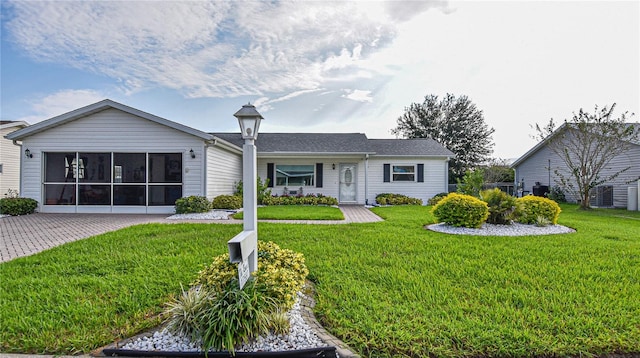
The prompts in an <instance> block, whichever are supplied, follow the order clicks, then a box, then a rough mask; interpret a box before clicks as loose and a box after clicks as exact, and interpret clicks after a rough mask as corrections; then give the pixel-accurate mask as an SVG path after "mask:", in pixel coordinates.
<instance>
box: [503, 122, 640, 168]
mask: <svg viewBox="0 0 640 358" xmlns="http://www.w3.org/2000/svg"><path fill="white" fill-rule="evenodd" d="M627 124H628V125H630V126H632V127H634V128H635V130H636V131H640V123H627ZM568 127H569V124H568V123H563V124H562V125H561V126H560V127H558V129H556V130H555V131H554V132H553V133H551V135H549V136H548V137H547V138H545V139H544V140H542V141H540V142H538V144H536V145H535V146H533V148H531V149H529V150H528V151H527V152H526V153H524V154H523V155H522V156H521V157H520V158H518V159H516V160H515V161H514V162H513V163H511V166H510V167H511V168H516V167H517V166H518V165H520V164H521V163H522V162H524V161H526V160H527V158H529V157H530V156H532V155H534V154H535V153H536V152H537V151H539V150H540V149H542V148H543V147H544V146H545V145H547V143H548V142H549V141H550V140H551V138H553V137H555V136H557V135H558V134H559V133H560V132H563V131H565V130H566V129H567V128H568ZM630 143H631V144H635V145H640V142H634V141H631V142H630Z"/></svg>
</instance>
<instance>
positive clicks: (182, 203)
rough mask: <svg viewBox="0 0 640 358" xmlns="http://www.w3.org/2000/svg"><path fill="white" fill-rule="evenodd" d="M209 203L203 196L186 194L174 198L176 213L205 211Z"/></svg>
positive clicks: (209, 205) (209, 207)
mask: <svg viewBox="0 0 640 358" xmlns="http://www.w3.org/2000/svg"><path fill="white" fill-rule="evenodd" d="M209 210H211V203H210V202H209V200H207V198H205V197H204V196H196V195H192V196H187V197H185V198H180V199H178V200H176V214H191V213H206V212H207V211H209Z"/></svg>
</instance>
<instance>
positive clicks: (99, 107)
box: [6, 99, 213, 140]
mask: <svg viewBox="0 0 640 358" xmlns="http://www.w3.org/2000/svg"><path fill="white" fill-rule="evenodd" d="M111 108H113V109H117V110H120V111H122V112H125V113H128V114H131V115H134V116H137V117H140V118H143V119H146V120H149V121H151V122H155V123H158V124H161V125H164V126H167V127H170V128H173V129H175V130H178V131H181V132H184V133H187V134H190V135H193V136H196V137H199V138H202V139H203V140H211V139H213V137H212V136H211V135H210V134H208V133H205V132H202V131H199V130H197V129H194V128H191V127H187V126H185V125H183V124H180V123H176V122H172V121H170V120H168V119H164V118H161V117H158V116H154V115H153V114H149V113H147V112H143V111H141V110H138V109H135V108H132V107H129V106H125V105H123V104H121V103H118V102H114V101H112V100H109V99H105V100H103V101H100V102H97V103H94V104H91V105H88V106H86V107H82V108H79V109H76V110H74V111H71V112H68V113H65V114H62V115H59V116H56V117H53V118H50V119H47V120H44V121H42V122H39V123H36V124H33V125H31V126H28V127H26V128H23V129H20V130H17V131H15V132H13V133H11V134H8V135H7V136H6V138H7V139H13V140H21V139H24V138H26V137H29V136H31V135H34V134H37V133H40V132H43V131H46V130H48V129H50V128H54V127H57V126H61V125H64V124H66V123H69V122H73V121H75V120H77V119H80V118H84V117H87V116H89V115H92V114H95V113H98V112H102V111H104V110H107V109H111Z"/></svg>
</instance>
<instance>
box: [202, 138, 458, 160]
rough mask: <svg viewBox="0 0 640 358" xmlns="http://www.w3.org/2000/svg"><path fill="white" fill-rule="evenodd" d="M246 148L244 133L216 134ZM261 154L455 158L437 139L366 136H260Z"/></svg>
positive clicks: (257, 144) (257, 142)
mask: <svg viewBox="0 0 640 358" xmlns="http://www.w3.org/2000/svg"><path fill="white" fill-rule="evenodd" d="M212 134H213V135H214V136H215V137H218V138H220V139H222V140H225V141H227V142H229V143H231V144H234V145H237V146H238V147H242V144H243V143H244V140H243V139H242V138H241V137H240V133H212ZM256 147H257V150H258V152H259V153H347V154H348V153H359V154H364V153H369V154H375V155H386V156H443V157H453V156H454V154H453V153H452V152H451V151H449V150H448V149H446V148H445V147H443V146H442V145H440V143H438V142H436V141H435V140H433V139H367V136H366V135H364V134H362V133H260V134H259V135H258V140H256Z"/></svg>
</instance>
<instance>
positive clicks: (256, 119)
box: [234, 103, 263, 140]
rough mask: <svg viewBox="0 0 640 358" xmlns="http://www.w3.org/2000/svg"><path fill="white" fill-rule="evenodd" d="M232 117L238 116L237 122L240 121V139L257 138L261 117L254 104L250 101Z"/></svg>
mask: <svg viewBox="0 0 640 358" xmlns="http://www.w3.org/2000/svg"><path fill="white" fill-rule="evenodd" d="M234 117H236V118H238V123H240V131H241V134H242V139H251V140H256V139H258V129H259V128H260V121H261V120H262V119H263V117H262V115H261V114H260V113H258V111H257V110H256V107H255V106H254V105H252V104H251V103H249V104H245V105H244V106H242V108H241V109H240V110H239V111H238V112H236V113H235V114H234Z"/></svg>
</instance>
